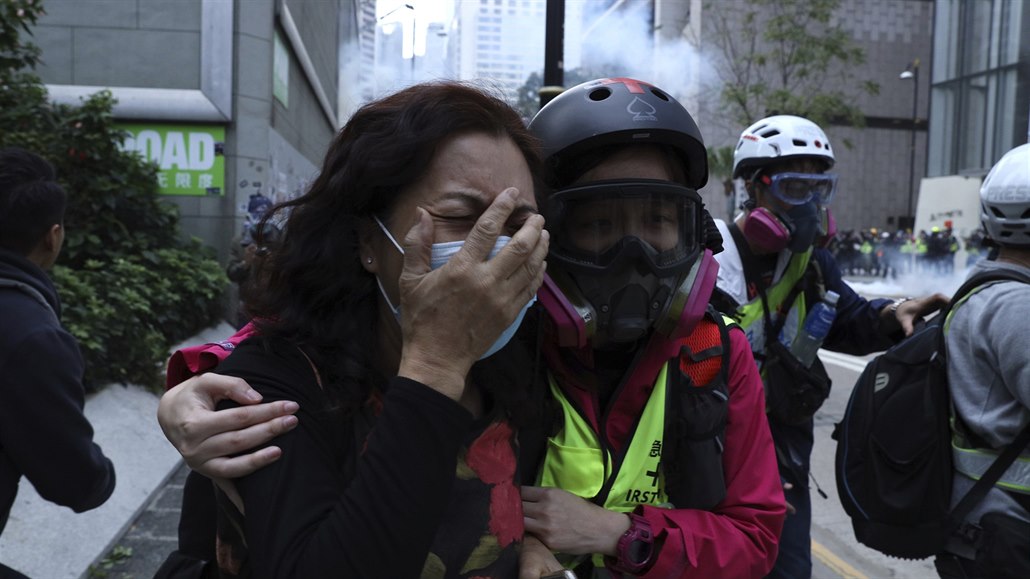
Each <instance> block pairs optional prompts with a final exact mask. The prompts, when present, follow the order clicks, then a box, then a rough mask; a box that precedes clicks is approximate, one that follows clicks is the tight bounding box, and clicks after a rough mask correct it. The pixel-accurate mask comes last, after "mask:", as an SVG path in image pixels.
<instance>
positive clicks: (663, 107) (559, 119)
mask: <svg viewBox="0 0 1030 579" xmlns="http://www.w3.org/2000/svg"><path fill="white" fill-rule="evenodd" d="M583 103H586V105H585V106H584V104H583ZM529 130H530V131H531V132H532V133H533V134H535V135H536V136H537V137H538V138H539V139H540V140H541V142H542V143H543V146H542V152H543V157H544V159H545V161H546V162H547V163H548V165H549V166H550V167H551V169H552V170H554V171H555V173H556V174H561V173H562V165H563V162H564V161H565V160H566V159H576V158H578V157H580V156H581V155H582V153H583V152H585V151H589V150H591V149H597V148H600V147H605V146H608V145H617V144H623V143H652V144H658V145H669V146H671V147H672V148H673V149H674V150H675V151H676V152H677V153H678V154H679V155H680V157H682V159H683V163H684V171H685V173H686V176H687V183H686V185H687V186H688V187H691V188H693V189H695V190H696V189H700V188H701V187H704V185H705V183H707V182H708V156H707V154H706V152H705V145H704V140H703V139H702V138H701V131H699V130H698V128H697V123H695V122H694V119H693V117H691V116H690V113H688V112H687V109H685V108H683V105H681V104H680V103H679V102H677V101H676V99H674V98H672V97H671V96H669V95H668V94H666V93H665V91H663V90H662V89H660V88H658V87H656V86H654V85H652V84H650V83H647V82H644V81H641V80H635V79H632V78H601V79H597V80H592V81H589V82H585V83H583V84H580V85H577V86H574V87H572V88H570V89H568V90H566V91H565V92H563V93H561V94H560V95H558V96H557V97H555V98H554V100H552V101H551V102H549V103H547V105H545V106H544V107H543V108H542V109H540V112H539V113H537V114H536V116H535V117H533V120H532V121H531V122H530V123H529Z"/></svg>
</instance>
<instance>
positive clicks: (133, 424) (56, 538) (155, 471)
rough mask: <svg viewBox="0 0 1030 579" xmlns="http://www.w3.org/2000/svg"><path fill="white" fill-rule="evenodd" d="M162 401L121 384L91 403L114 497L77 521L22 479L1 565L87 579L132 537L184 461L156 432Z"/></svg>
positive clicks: (209, 334)
mask: <svg viewBox="0 0 1030 579" xmlns="http://www.w3.org/2000/svg"><path fill="white" fill-rule="evenodd" d="M234 331H235V330H234V329H233V328H232V326H230V325H229V324H227V323H224V322H223V323H221V324H219V325H218V326H214V327H212V328H209V329H208V330H205V331H204V332H201V333H200V334H198V335H197V336H194V337H193V338H191V339H189V340H186V341H185V342H184V344H186V345H192V344H198V343H205V342H211V341H218V340H221V339H224V338H226V337H228V336H231V335H232V334H233V332H234ZM176 348H178V346H176ZM158 401H159V397H158V395H157V394H154V393H153V392H149V391H147V390H145V389H144V388H141V387H139V386H135V385H128V386H123V385H120V384H111V385H108V386H106V387H104V388H102V389H101V390H100V391H99V392H96V393H95V394H91V395H89V396H88V397H87V399H86V417H87V418H89V421H90V423H91V424H92V425H93V429H94V431H95V440H96V442H97V444H99V445H100V447H101V448H102V449H103V450H104V454H106V455H107V456H108V457H109V458H110V459H111V461H112V462H113V463H114V467H115V476H116V478H117V483H116V485H115V490H114V493H113V494H112V495H111V498H110V499H108V500H107V502H106V503H104V504H103V505H101V506H100V507H98V508H96V509H94V510H92V511H88V512H85V513H81V514H75V513H74V512H72V510H71V509H68V508H66V507H60V506H57V505H55V504H53V503H50V502H47V501H45V500H43V499H42V498H40V496H39V495H38V494H37V493H36V491H35V489H34V488H33V487H32V485H31V484H29V483H28V481H26V480H25V479H24V478H23V479H22V481H21V486H20V487H19V489H18V498H17V499H16V500H15V503H14V507H13V508H12V509H11V515H10V519H9V520H8V522H7V527H6V528H5V529H4V533H3V535H0V561H2V562H3V563H4V564H5V565H7V566H9V567H13V568H14V569H17V570H18V571H21V572H22V573H24V574H26V575H28V576H29V577H32V578H34V579H79V578H85V577H89V568H90V566H91V565H94V564H95V563H98V562H99V561H100V560H102V559H103V558H104V557H105V556H106V555H107V554H108V552H109V551H110V550H111V548H113V547H114V546H115V544H116V542H118V541H119V540H120V539H121V538H122V537H123V535H126V534H127V531H128V530H129V527H130V525H131V524H132V523H133V521H135V520H136V519H137V516H138V515H140V514H141V513H142V512H143V511H144V509H147V508H148V507H150V506H151V504H152V500H153V499H155V496H156V495H157V493H158V492H160V491H162V490H163V489H164V487H165V486H166V483H167V482H168V481H169V478H170V477H172V476H173V475H176V474H177V471H179V470H180V467H181V466H182V459H181V457H180V456H179V453H178V452H176V451H175V449H174V448H172V446H171V444H169V443H168V441H167V440H165V437H164V434H162V432H161V428H160V426H158V424H157V405H158ZM68 484H76V483H75V481H68ZM174 506H175V507H176V508H177V507H178V504H175V505H174ZM176 518H177V517H176ZM170 547H174V545H171V546H170ZM169 550H171V549H169ZM162 558H163V556H162Z"/></svg>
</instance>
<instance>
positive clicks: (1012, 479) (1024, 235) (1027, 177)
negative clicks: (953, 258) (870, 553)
mask: <svg viewBox="0 0 1030 579" xmlns="http://www.w3.org/2000/svg"><path fill="white" fill-rule="evenodd" d="M980 201H981V204H980V207H981V214H980V222H981V223H982V224H983V226H984V229H985V230H986V232H987V236H988V237H989V239H990V241H989V243H990V244H991V245H993V246H995V247H1000V249H999V252H998V255H997V258H996V259H994V260H991V259H986V260H982V261H980V262H978V263H977V264H976V266H975V267H974V268H973V270H972V271H971V272H970V274H969V275H970V276H972V275H974V274H977V273H983V272H990V271H998V270H1002V269H1006V270H1011V271H1013V272H1018V273H1021V274H1022V275H1023V276H1025V277H1027V279H1030V145H1022V146H1020V147H1017V148H1015V149H1013V150H1012V151H1009V152H1008V153H1007V154H1006V155H1005V156H1003V157H1002V158H1001V160H1000V161H998V163H997V164H996V165H995V166H994V168H993V169H991V171H990V173H988V175H987V178H986V179H985V180H984V183H983V186H982V187H981V189H980ZM1028 319H1030V283H1021V282H1019V281H1000V282H994V283H988V284H985V285H983V286H980V287H979V288H978V289H976V290H974V292H973V293H972V294H970V295H969V296H968V297H967V298H966V299H965V300H964V301H963V302H961V303H960V304H957V307H955V309H954V310H953V312H952V314H951V315H950V316H949V319H948V320H947V322H946V323H947V325H946V333H947V340H946V345H947V348H948V356H947V361H948V390H949V391H950V393H951V399H952V403H953V408H954V411H955V414H956V418H957V420H954V421H953V425H956V426H957V425H961V428H953V430H954V431H955V438H954V441H953V444H952V448H953V457H954V469H955V477H954V487H953V490H952V501H953V502H952V506H954V505H955V503H956V502H957V501H958V499H959V498H961V497H962V496H963V495H965V494H966V493H967V492H968V491H969V489H970V488H971V487H972V486H973V484H974V481H975V479H978V478H979V477H980V476H982V475H983V473H984V472H985V471H986V469H987V465H989V464H991V463H992V462H993V461H994V459H995V458H996V457H997V453H998V449H1002V448H1005V447H1007V446H1009V445H1010V444H1011V443H1012V441H1013V440H1014V439H1015V438H1016V436H1017V435H1018V434H1019V433H1020V432H1021V431H1022V430H1023V429H1024V428H1025V427H1026V425H1027V424H1028V423H1030V363H1028V362H1030V354H1028V350H1027V348H1026V335H1027V334H1026V322H1027V320H1028ZM935 563H936V566H937V571H938V573H939V574H940V576H941V577H944V578H947V579H953V578H954V579H958V578H962V577H991V578H1002V579H1005V578H1012V579H1015V578H1017V577H1018V578H1025V577H1030V448H1026V449H1023V451H1022V454H1021V455H1020V457H1019V458H1018V459H1017V460H1016V461H1015V462H1014V463H1013V464H1012V465H1011V466H1010V467H1009V468H1008V469H1007V470H1006V471H1005V473H1004V474H1003V475H1002V476H1001V479H1000V480H999V482H997V483H996V484H995V485H994V487H993V488H991V489H990V490H989V491H988V493H987V496H986V497H985V498H984V499H983V500H982V501H980V502H979V503H978V504H977V506H976V507H974V508H973V510H972V511H971V512H970V514H969V515H968V516H967V517H966V519H965V521H964V528H961V529H960V530H959V532H958V533H956V535H955V536H954V537H953V538H952V540H951V541H949V543H948V545H947V547H946V552H945V553H942V554H941V555H938V557H937V559H936V561H935Z"/></svg>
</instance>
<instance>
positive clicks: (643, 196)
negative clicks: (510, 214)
mask: <svg viewBox="0 0 1030 579" xmlns="http://www.w3.org/2000/svg"><path fill="white" fill-rule="evenodd" d="M701 218H702V202H701V197H700V196H699V195H698V194H697V192H696V191H694V190H693V189H690V188H687V187H684V186H682V185H678V184H676V183H670V182H668V181H651V180H632V181H629V180H627V181H621V180H620V181H599V182H595V183H590V184H586V185H582V186H578V187H570V188H567V189H563V190H561V191H558V192H557V193H555V194H554V195H552V196H551V198H550V199H549V200H548V204H547V223H548V229H549V230H550V231H551V239H552V242H551V257H552V258H557V259H559V260H560V261H562V262H564V263H565V264H567V265H570V266H573V267H579V268H580V269H584V270H593V271H596V270H604V269H608V268H610V267H612V266H614V265H617V262H619V261H621V260H624V259H643V260H644V261H645V262H647V264H648V265H650V267H651V269H652V271H653V272H654V273H655V274H657V275H660V276H662V275H670V274H674V273H679V271H680V270H681V269H683V268H684V266H686V267H689V265H690V264H691V263H693V261H694V260H695V259H696V257H697V254H698V251H699V250H700V245H701V243H700V238H701V232H702V225H701Z"/></svg>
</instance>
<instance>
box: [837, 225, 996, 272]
mask: <svg viewBox="0 0 1030 579" xmlns="http://www.w3.org/2000/svg"><path fill="white" fill-rule="evenodd" d="M984 240H985V236H984V233H983V231H982V230H981V229H977V230H975V231H973V232H972V233H971V234H970V235H968V236H967V237H964V238H961V239H960V238H959V237H957V236H956V235H955V232H954V230H953V229H952V228H951V227H947V226H945V227H938V226H934V227H931V228H930V231H926V230H925V229H921V230H919V233H917V234H913V233H912V230H911V229H898V230H897V231H893V232H891V231H886V230H883V231H881V230H878V229H877V228H875V227H870V228H869V229H849V230H845V231H840V232H838V233H837V235H835V236H834V237H833V238H831V239H830V241H829V246H828V248H829V250H830V252H831V253H833V255H834V257H836V258H837V263H838V264H840V268H841V271H842V272H843V273H844V274H845V275H866V276H875V277H891V278H893V277H897V276H898V275H904V274H910V273H940V274H950V273H952V272H953V271H954V270H955V262H956V257H955V254H956V253H958V251H959V249H963V248H964V249H965V250H966V259H965V264H964V265H965V268H966V269H968V268H970V267H972V266H973V264H975V263H976V262H977V261H979V260H980V259H982V258H983V257H984V256H985V255H987V248H986V246H985V244H984Z"/></svg>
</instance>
